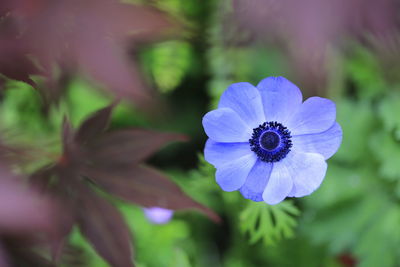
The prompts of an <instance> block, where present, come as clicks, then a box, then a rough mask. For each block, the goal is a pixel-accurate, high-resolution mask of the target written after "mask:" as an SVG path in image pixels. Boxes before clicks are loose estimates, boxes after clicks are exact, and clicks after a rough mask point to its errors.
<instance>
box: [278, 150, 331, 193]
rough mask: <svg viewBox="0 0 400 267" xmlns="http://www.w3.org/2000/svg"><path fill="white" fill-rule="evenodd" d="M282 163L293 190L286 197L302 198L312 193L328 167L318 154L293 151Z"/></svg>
mask: <svg viewBox="0 0 400 267" xmlns="http://www.w3.org/2000/svg"><path fill="white" fill-rule="evenodd" d="M282 163H283V164H285V165H286V168H287V169H288V170H289V173H290V175H291V177H292V179H293V188H292V191H291V192H290V193H289V195H288V196H291V197H303V196H307V195H309V194H311V193H312V192H314V191H315V190H316V189H317V188H318V187H319V186H320V185H321V183H322V181H323V180H324V177H325V174H326V169H327V167H328V165H327V164H326V162H325V159H324V157H323V156H322V155H320V154H316V153H296V152H294V151H292V152H291V153H290V156H289V155H288V157H286V158H285V159H284V160H283V161H282Z"/></svg>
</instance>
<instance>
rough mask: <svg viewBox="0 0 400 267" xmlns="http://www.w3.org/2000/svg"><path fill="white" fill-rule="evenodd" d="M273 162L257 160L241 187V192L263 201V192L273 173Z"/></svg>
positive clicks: (250, 197) (248, 196)
mask: <svg viewBox="0 0 400 267" xmlns="http://www.w3.org/2000/svg"><path fill="white" fill-rule="evenodd" d="M271 170H272V164H271V163H267V162H263V161H261V160H257V162H256V164H254V166H253V168H252V169H251V171H250V173H249V176H247V179H246V182H245V183H244V185H243V186H242V188H240V193H242V195H243V196H244V197H245V198H247V199H251V200H253V201H263V198H262V194H263V192H264V189H265V186H266V185H267V182H268V179H269V176H270V174H271Z"/></svg>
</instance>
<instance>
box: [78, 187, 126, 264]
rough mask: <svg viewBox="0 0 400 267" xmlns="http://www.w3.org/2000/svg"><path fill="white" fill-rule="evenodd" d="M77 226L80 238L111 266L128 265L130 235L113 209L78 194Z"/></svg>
mask: <svg viewBox="0 0 400 267" xmlns="http://www.w3.org/2000/svg"><path fill="white" fill-rule="evenodd" d="M80 193H81V195H84V197H82V198H80V200H81V201H79V203H80V205H81V207H80V209H79V210H78V225H79V229H80V230H81V232H82V234H83V235H84V236H85V237H86V238H87V239H88V240H89V241H90V242H91V243H92V244H93V246H94V248H95V249H96V250H97V252H98V253H99V254H100V255H101V256H102V257H103V258H104V259H106V260H107V261H108V262H109V263H110V264H111V265H112V266H115V267H129V266H133V264H132V249H133V248H132V245H131V241H130V232H129V228H128V226H127V225H126V224H125V221H124V219H123V218H122V216H121V214H120V213H119V212H118V210H117V209H116V208H114V207H113V206H112V205H111V204H109V203H108V202H107V201H106V200H104V199H102V198H100V197H97V196H96V195H95V194H94V193H92V192H90V191H86V192H80Z"/></svg>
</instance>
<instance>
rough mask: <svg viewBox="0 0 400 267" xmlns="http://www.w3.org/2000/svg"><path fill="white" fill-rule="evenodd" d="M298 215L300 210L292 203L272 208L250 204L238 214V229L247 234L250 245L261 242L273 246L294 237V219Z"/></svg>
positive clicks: (286, 202)
mask: <svg viewBox="0 0 400 267" xmlns="http://www.w3.org/2000/svg"><path fill="white" fill-rule="evenodd" d="M299 214H300V210H299V209H298V208H297V207H296V206H294V204H293V202H292V201H284V202H281V203H279V204H278V205H274V206H270V205H267V204H265V203H264V202H262V203H253V202H252V203H250V204H249V205H248V206H247V207H246V208H245V209H244V210H243V211H242V213H241V214H240V227H241V230H242V232H243V233H248V234H249V237H250V240H249V242H250V244H254V243H256V242H257V241H259V240H263V242H264V243H265V244H266V245H274V244H276V243H277V242H278V241H280V240H281V239H284V238H291V237H293V236H294V228H295V226H296V225H297V221H296V220H295V218H294V217H295V216H298V215H299Z"/></svg>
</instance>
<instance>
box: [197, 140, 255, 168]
mask: <svg viewBox="0 0 400 267" xmlns="http://www.w3.org/2000/svg"><path fill="white" fill-rule="evenodd" d="M250 153H254V152H253V151H251V150H250V145H249V143H248V142H246V143H218V142H214V141H213V140H211V139H208V140H207V143H206V147H205V148H204V158H205V160H206V161H208V162H209V163H211V164H212V165H214V166H215V167H218V166H221V165H224V164H227V163H229V162H232V161H235V160H237V159H239V158H241V157H244V156H247V155H248V154H250Z"/></svg>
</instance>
